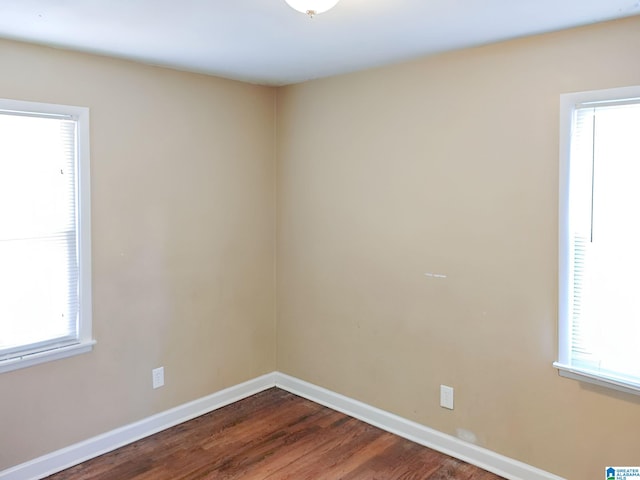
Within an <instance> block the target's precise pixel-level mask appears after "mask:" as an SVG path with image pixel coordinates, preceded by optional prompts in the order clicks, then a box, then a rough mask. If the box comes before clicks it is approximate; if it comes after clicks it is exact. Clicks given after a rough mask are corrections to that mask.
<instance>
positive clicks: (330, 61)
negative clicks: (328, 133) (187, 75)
mask: <svg viewBox="0 0 640 480" xmlns="http://www.w3.org/2000/svg"><path fill="white" fill-rule="evenodd" d="M638 14H640V0H341V1H340V3H338V5H337V6H336V7H335V8H334V9H333V10H331V11H329V12H327V13H324V14H321V15H318V16H316V17H315V18H313V19H309V18H307V17H306V16H305V15H303V14H301V13H298V12H296V11H295V10H292V9H291V8H290V7H289V6H288V5H287V4H286V3H285V1H284V0H0V37H4V38H9V39H16V40H23V41H27V42H35V43H41V44H46V45H52V46H56V47H61V48H69V49H73V50H81V51H86V52H93V53H99V54H104V55H109V56H114V57H122V58H128V59H132V60H137V61H142V62H145V63H150V64H154V65H163V66H169V67H172V68H177V69H180V70H188V71H195V72H201V73H206V74H211V75H218V76H222V77H227V78H233V79H238V80H244V81H249V82H253V83H260V84H266V85H285V84H290V83H296V82H301V81H304V80H309V79H313V78H319V77H326V76H330V75H335V74H339V73H346V72H351V71H355V70H362V69H365V68H369V67H375V66H379V65H384V64H389V63H394V62H398V61H402V60H407V59H411V58H416V57H419V56H423V55H428V54H431V53H435V52H441V51H445V50H452V49H457V48H462V47H468V46H472V45H480V44H486V43H491V42H495V41H499V40H504V39H509V38H514V37H521V36H525V35H531V34H535V33H541V32H548V31H553V30H560V29H564V28H568V27H573V26H578V25H585V24H590V23H595V22H599V21H604V20H609V19H614V18H620V17H626V16H631V15H638ZM0 60H1V59H0Z"/></svg>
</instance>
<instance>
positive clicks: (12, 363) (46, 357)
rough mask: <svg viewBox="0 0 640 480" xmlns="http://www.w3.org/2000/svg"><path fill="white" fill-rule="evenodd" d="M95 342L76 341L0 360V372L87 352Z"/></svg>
mask: <svg viewBox="0 0 640 480" xmlns="http://www.w3.org/2000/svg"><path fill="white" fill-rule="evenodd" d="M95 344H96V341H95V340H89V341H85V342H81V343H76V344H75V345H69V346H66V347H60V348H54V349H52V350H47V351H44V352H38V353H32V354H29V355H24V356H22V357H15V358H8V359H7V360H2V361H0V373H5V372H10V371H12V370H18V369H19V368H26V367H31V366H33V365H38V364H40V363H45V362H51V361H53V360H60V359H61V358H67V357H72V356H74V355H80V354H82V353H87V352H90V351H91V350H93V346H94V345H95Z"/></svg>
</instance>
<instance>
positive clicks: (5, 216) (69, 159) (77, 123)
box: [0, 99, 95, 373]
mask: <svg viewBox="0 0 640 480" xmlns="http://www.w3.org/2000/svg"><path fill="white" fill-rule="evenodd" d="M89 153H90V152H89V109H88V108H85V107H75V106H66V105H55V104H46V103H36V102H26V101H18V100H7V99H0V168H1V170H2V172H3V174H2V176H0V260H1V262H0V263H2V265H3V266H2V269H1V270H0V288H1V289H3V295H2V297H0V373H2V372H7V371H11V370H15V369H18V368H23V367H28V366H32V365H36V364H39V363H42V362H46V361H50V360H57V359H61V358H65V357H69V356H71V355H76V354H79V353H84V352H88V351H90V350H91V349H92V347H93V345H94V344H95V341H94V340H93V337H92V330H91V322H92V304H91V203H90V198H91V192H90V171H89V165H90V163H89Z"/></svg>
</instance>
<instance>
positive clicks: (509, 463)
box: [0, 372, 565, 480]
mask: <svg viewBox="0 0 640 480" xmlns="http://www.w3.org/2000/svg"><path fill="white" fill-rule="evenodd" d="M271 387H279V388H281V389H283V390H286V391H288V392H291V393H294V394H296V395H299V396H301V397H304V398H307V399H309V400H311V401H313V402H316V403H319V404H321V405H325V406H327V407H329V408H332V409H334V410H337V411H339V412H342V413H346V414H347V415H350V416H352V417H355V418H357V419H359V420H362V421H364V422H366V423H369V424H370V425H374V426H376V427H378V428H381V429H382V430H385V431H387V432H391V433H394V434H396V435H399V436H401V437H403V438H406V439H408V440H411V441H413V442H416V443H418V444H420V445H424V446H426V447H429V448H432V449H434V450H437V451H439V452H442V453H445V454H447V455H450V456H452V457H455V458H458V459H460V460H463V461H465V462H468V463H470V464H472V465H476V466H478V467H480V468H483V469H485V470H487V471H490V472H493V473H495V474H497V475H500V476H501V477H504V478H506V479H509V480H565V479H563V478H561V477H558V476H556V475H553V474H551V473H548V472H545V471H543V470H540V469H537V468H535V467H532V466H530V465H527V464H525V463H522V462H519V461H517V460H513V459H511V458H508V457H505V456H503V455H499V454H497V453H495V452H492V451H490V450H487V449H485V448H482V447H478V446H477V445H473V444H470V443H466V442H464V441H462V440H460V439H458V438H456V437H452V436H450V435H446V434H444V433H441V432H438V431H437V430H433V429H431V428H429V427H425V426H424V425H421V424H418V423H415V422H412V421H410V420H407V419H405V418H402V417H399V416H397V415H394V414H392V413H389V412H385V411H384V410H380V409H378V408H375V407H372V406H370V405H367V404H365V403H362V402H359V401H357V400H354V399H351V398H349V397H345V396H344V395H340V394H338V393H335V392H332V391H330V390H327V389H324V388H322V387H318V386H317V385H313V384H311V383H308V382H305V381H303V380H299V379H297V378H294V377H291V376H289V375H285V374H283V373H279V372H273V373H269V374H267V375H263V376H261V377H258V378H255V379H253V380H249V381H248V382H245V383H241V384H239V385H235V386H233V387H230V388H227V389H225V390H221V391H219V392H216V393H214V394H212V395H209V396H206V397H203V398H201V399H198V400H194V401H193V402H189V403H185V404H184V405H180V406H178V407H176V408H172V409H171V410H167V411H166V412H161V413H158V414H157V415H153V416H151V417H148V418H145V419H143V420H140V421H139V422H135V423H132V424H130V425H126V426H124V427H120V428H117V429H115V430H112V431H110V432H106V433H104V434H102V435H98V436H96V437H93V438H90V439H88V440H85V441H83V442H80V443H76V444H75V445H71V446H69V447H66V448H63V449H61V450H57V451H55V452H52V453H49V454H47V455H44V456H42V457H39V458H36V459H34V460H31V461H29V462H25V463H22V464H20V465H16V466H15V467H11V468H9V469H7V470H2V471H0V480H36V479H41V478H44V477H46V476H48V475H52V474H54V473H56V472H60V471H62V470H64V469H65V468H69V467H71V466H73V465H77V464H78V463H81V462H84V461H86V460H89V459H91V458H95V457H97V456H100V455H103V454H105V453H107V452H110V451H113V450H115V449H117V448H120V447H122V446H124V445H127V444H129V443H132V442H135V441H136V440H140V439H141V438H145V437H148V436H149V435H153V434H154V433H158V432H160V431H162V430H165V429H167V428H170V427H173V426H175V425H178V424H180V423H183V422H186V421H188V420H191V419H193V418H196V417H198V416H200V415H204V414H205V413H209V412H211V411H213V410H216V409H218V408H221V407H224V406H225V405H229V404H230V403H233V402H236V401H238V400H242V399H243V398H246V397H249V396H251V395H254V394H256V393H258V392H261V391H263V390H266V389H268V388H271Z"/></svg>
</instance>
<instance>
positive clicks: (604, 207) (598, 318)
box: [554, 87, 640, 393]
mask: <svg viewBox="0 0 640 480" xmlns="http://www.w3.org/2000/svg"><path fill="white" fill-rule="evenodd" d="M561 143H562V145H561V155H560V157H561V169H560V250H559V252H560V255H559V260H560V270H559V280H560V284H559V355H558V361H557V362H556V363H555V364H554V365H555V366H556V367H557V368H558V369H559V372H560V374H561V375H563V376H567V377H570V378H575V379H579V380H584V381H588V382H592V383H596V384H600V385H605V386H609V387H613V388H616V389H619V390H623V391H627V392H633V393H640V348H639V342H640V275H638V272H640V248H639V245H640V243H639V242H640V217H639V215H638V211H639V210H638V209H639V207H640V87H628V88H618V89H611V90H603V91H595V92H585V93H577V94H567V95H563V96H562V99H561Z"/></svg>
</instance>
